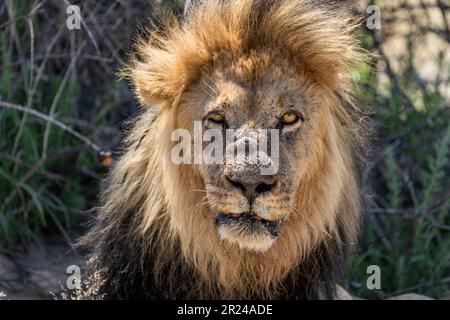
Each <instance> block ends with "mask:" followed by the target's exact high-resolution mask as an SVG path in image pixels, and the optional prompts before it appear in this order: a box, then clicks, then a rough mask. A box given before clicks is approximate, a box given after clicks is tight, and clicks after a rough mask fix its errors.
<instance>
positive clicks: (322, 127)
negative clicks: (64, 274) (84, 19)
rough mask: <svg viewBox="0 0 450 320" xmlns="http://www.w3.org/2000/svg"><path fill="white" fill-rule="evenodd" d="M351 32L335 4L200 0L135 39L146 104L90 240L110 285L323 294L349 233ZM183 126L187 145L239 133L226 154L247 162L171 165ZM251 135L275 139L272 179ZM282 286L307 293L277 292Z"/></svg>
mask: <svg viewBox="0 0 450 320" xmlns="http://www.w3.org/2000/svg"><path fill="white" fill-rule="evenodd" d="M354 28H355V24H354V23H353V22H352V19H350V18H349V16H348V15H347V14H346V13H345V11H343V10H342V8H340V7H339V6H336V5H335V6H333V8H332V9H331V7H328V6H317V5H314V4H313V2H311V1H304V0H280V1H271V0H269V1H267V0H264V1H263V0H239V1H238V0H229V1H219V0H209V1H204V3H203V4H202V5H199V6H197V7H194V8H193V9H192V10H190V11H189V16H188V17H187V18H186V19H185V21H184V22H178V21H172V22H170V23H169V24H168V26H166V28H165V29H164V32H156V33H153V34H151V36H150V39H148V40H141V42H140V44H139V46H138V53H137V57H136V59H135V60H133V61H132V63H130V65H129V67H128V75H129V77H130V78H131V80H132V82H133V85H134V88H135V91H136V94H137V96H138V97H139V99H140V101H141V102H142V104H143V105H145V106H150V107H153V108H152V109H151V110H148V111H145V112H144V113H143V115H142V116H141V117H140V118H139V119H138V121H137V122H136V124H135V126H134V129H133V130H132V131H131V132H130V134H129V138H128V149H127V151H126V152H125V154H124V155H123V156H122V157H121V159H120V160H119V161H118V163H117V164H116V166H115V168H114V169H113V171H112V173H111V177H110V179H109V181H108V189H107V190H106V192H105V193H104V205H103V207H102V208H101V212H100V215H99V220H98V222H97V225H96V227H95V228H94V230H93V231H92V232H91V233H90V234H89V235H88V236H87V237H86V239H87V242H88V243H91V244H95V245H96V248H97V249H96V250H94V251H93V257H94V260H95V261H96V262H95V268H96V269H102V270H105V271H103V272H104V278H105V279H107V280H105V281H106V283H107V285H106V287H105V288H106V289H105V292H110V293H111V295H112V296H114V294H116V295H117V296H121V295H120V294H118V291H120V292H122V293H123V292H128V295H132V294H131V293H130V292H134V290H137V289H136V286H140V285H142V284H141V283H139V284H138V283H134V284H133V285H131V284H124V283H125V279H123V281H124V282H121V280H120V279H121V277H122V276H121V275H120V272H122V273H123V272H125V273H126V274H128V276H129V274H130V273H131V274H136V273H138V274H139V277H137V278H136V279H139V280H136V281H137V282H139V281H142V283H144V284H145V283H148V281H150V282H151V283H153V285H154V286H155V287H156V288H158V290H156V291H158V292H160V293H161V292H162V293H161V294H163V295H164V294H166V295H167V296H168V297H172V296H175V297H178V296H179V295H181V296H183V297H186V296H187V297H280V296H296V295H298V296H299V297H307V296H314V295H317V294H318V291H319V290H325V291H326V290H328V291H329V292H332V291H333V289H332V288H333V286H334V285H335V283H334V282H335V281H336V279H335V277H337V275H338V274H339V272H340V271H339V270H340V268H341V267H342V264H343V261H345V255H346V252H347V251H348V249H349V248H350V247H351V245H352V244H353V242H354V241H355V239H356V234H357V229H358V224H359V210H360V192H359V187H358V183H359V181H358V170H359V169H358V168H359V166H360V164H361V160H362V149H363V139H362V138H361V127H362V123H363V121H362V119H361V117H360V116H359V111H358V110H357V109H356V108H355V107H354V106H353V104H352V102H351V99H350V94H349V88H350V80H349V76H348V73H349V70H348V68H349V66H350V65H351V64H352V63H354V62H357V61H358V60H359V57H360V54H359V53H358V52H357V50H356V49H355V42H354V39H353V35H352V32H353V30H354ZM196 123H197V124H200V126H199V127H196ZM179 129H184V130H185V131H186V132H188V133H190V134H191V136H192V137H195V136H196V134H197V133H198V132H196V130H200V131H201V132H204V131H206V130H208V129H214V130H215V131H214V132H218V133H222V135H223V136H224V137H225V136H226V131H227V129H237V130H242V132H244V134H242V135H239V134H238V135H236V136H235V138H234V139H233V140H231V141H226V139H224V144H223V149H224V150H225V153H226V150H228V149H231V150H236V149H238V148H239V145H244V149H243V150H245V152H244V159H246V160H244V161H237V162H231V163H227V162H226V161H224V162H219V163H205V162H204V161H203V162H202V161H195V159H196V155H194V154H190V155H189V157H188V158H190V156H192V158H191V159H194V161H192V163H181V164H179V163H174V161H173V150H174V148H175V147H176V141H174V140H173V132H174V131H175V130H179ZM259 129H268V130H272V129H273V130H277V131H276V132H277V139H276V141H277V148H278V150H279V153H278V155H279V157H278V158H277V161H276V162H277V167H276V170H275V171H274V172H272V173H270V174H267V173H264V172H263V171H262V170H261V168H264V166H265V165H266V164H267V163H269V164H270V163H271V164H273V162H274V159H272V158H271V157H272V155H271V154H270V153H269V151H267V152H265V153H262V154H261V153H258V154H257V155H256V156H254V155H252V151H250V149H251V148H250V147H249V146H248V143H249V141H251V139H252V136H251V134H247V133H248V132H250V133H253V132H255V130H259ZM273 139H274V138H272V137H270V138H267V140H268V145H269V149H273V147H274V146H273V144H274V141H275V140H273ZM211 141H213V140H211ZM195 143H196V142H195V141H192V145H195ZM205 144H206V142H205V141H203V142H202V145H203V146H204V145H205ZM183 152H184V153H186V150H184V151H183ZM189 152H191V151H189ZM185 155H186V154H183V155H182V156H185ZM250 158H253V160H255V161H253V162H249V161H247V160H248V159H250ZM197 160H198V159H197ZM264 160H267V161H266V162H264ZM113 257H115V258H113ZM133 264H134V265H133ZM146 268H147V269H146ZM150 278H151V279H153V280H149V279H150ZM168 279H169V280H168ZM173 279H177V280H176V281H181V282H182V283H185V286H186V287H183V285H181V287H182V288H181V289H180V288H175V287H176V286H177V284H176V283H175V280H173ZM164 280H166V281H169V283H164ZM297 281H298V282H297ZM287 282H290V283H287ZM325 282H331V283H330V284H329V285H327V284H326V283H325ZM108 286H109V287H108ZM123 286H126V287H127V290H128V291H126V290H125V291H124V288H123ZM130 286H134V287H133V288H130ZM173 286H175V287H173ZM302 286H303V291H302V289H298V288H302ZM119 287H121V288H120V289H119ZM293 287H295V288H297V289H295V290H297V291H299V292H300V291H301V292H303V294H300V293H299V292H297V293H296V292H286V290H289V288H293ZM112 288H115V289H112ZM114 290H116V292H114ZM142 290H144V291H145V289H142ZM152 290H153V289H152ZM177 290H178V291H177ZM150 291H151V290H150ZM150 291H148V292H150ZM139 292H141V294H142V291H139ZM152 292H153V291H152ZM152 294H154V292H153V293H152ZM150 295H151V294H150ZM122 296H123V294H122Z"/></svg>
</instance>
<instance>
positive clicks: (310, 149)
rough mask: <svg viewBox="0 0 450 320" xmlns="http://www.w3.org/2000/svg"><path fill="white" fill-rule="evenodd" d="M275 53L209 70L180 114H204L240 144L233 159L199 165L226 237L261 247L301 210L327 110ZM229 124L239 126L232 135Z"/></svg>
mask: <svg viewBox="0 0 450 320" xmlns="http://www.w3.org/2000/svg"><path fill="white" fill-rule="evenodd" d="M266 58H267V57H266ZM268 61H270V59H266V60H265V59H264V58H263V59H261V58H260V59H259V60H258V59H256V58H254V57H251V56H250V57H246V58H241V59H240V60H238V61H236V62H234V63H232V64H231V65H225V66H224V67H223V68H218V69H216V70H212V72H211V74H205V75H204V77H203V78H202V79H201V81H199V82H198V83H197V84H196V85H195V86H194V87H193V88H192V89H190V90H188V92H187V93H186V94H185V95H184V96H183V98H182V101H181V103H180V106H181V108H180V114H179V118H178V122H179V125H181V126H184V127H185V128H188V129H189V130H192V131H193V130H194V129H193V123H194V121H201V123H202V128H203V131H205V130H208V129H215V132H220V133H221V134H222V137H223V150H224V154H227V153H226V152H227V150H228V152H229V150H234V152H235V153H234V156H235V158H234V159H235V160H234V162H233V161H227V159H226V158H224V161H221V162H220V163H213V164H205V163H202V164H199V165H197V166H195V170H198V172H199V175H200V176H201V177H202V180H203V183H204V188H205V190H206V193H205V203H206V204H207V205H208V206H209V208H210V211H211V214H212V216H211V219H213V220H214V223H215V226H216V227H217V231H218V232H219V235H220V237H221V239H222V240H224V241H228V242H230V243H234V244H237V245H238V246H239V247H240V248H241V249H249V250H253V251H259V252H264V251H266V250H268V249H269V248H270V247H271V246H272V244H273V243H274V242H275V241H276V239H277V237H278V236H279V235H280V234H281V233H282V232H283V223H284V222H286V220H287V219H290V218H295V216H296V215H301V210H302V208H299V207H297V205H296V204H297V201H296V200H297V194H298V190H299V188H300V185H301V183H302V178H303V177H304V176H305V174H306V173H307V172H309V171H310V170H311V168H312V167H314V166H315V163H314V159H315V157H314V155H315V146H316V145H317V144H318V141H319V140H320V132H321V128H320V125H321V123H322V121H321V119H322V118H323V117H324V112H323V111H324V110H321V109H320V106H318V105H317V102H316V99H315V97H314V95H313V93H312V92H313V90H312V89H311V88H310V87H311V86H310V84H309V83H307V81H306V80H304V79H302V78H301V77H300V76H299V75H298V74H297V73H294V72H293V71H292V68H289V65H288V64H287V63H285V62H284V61H278V62H277V63H273V61H271V63H268ZM249 69H250V70H249ZM242 74H245V75H246V76H245V77H243V76H241V75H242ZM249 75H251V76H249ZM230 129H234V130H238V131H234V132H235V133H236V135H235V136H234V139H231V140H230V139H226V138H227V132H230ZM259 129H266V130H267V131H257V130H259ZM239 130H241V131H239ZM269 130H273V131H269ZM258 132H260V133H261V132H265V133H266V139H267V148H266V150H262V149H260V147H259V145H258V144H257V143H255V142H256V141H261V140H258V138H259V139H261V136H258ZM272 134H274V135H276V137H275V136H273V135H272ZM277 140H278V141H277ZM252 142H253V143H254V146H258V149H257V150H258V151H256V149H255V148H252V147H250V146H249V145H250V144H251V143H252ZM275 143H277V144H278V146H277V148H278V150H279V151H278V153H277V152H276V148H275ZM205 144H206V145H207V143H205ZM242 146H244V147H243V148H244V149H239V147H242ZM242 151H244V152H243V153H242ZM230 162H231V163H230ZM270 166H271V167H270ZM263 169H266V170H263Z"/></svg>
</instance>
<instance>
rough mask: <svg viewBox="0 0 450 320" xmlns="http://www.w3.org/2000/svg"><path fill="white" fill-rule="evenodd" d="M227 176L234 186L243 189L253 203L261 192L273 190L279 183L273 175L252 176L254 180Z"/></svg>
mask: <svg viewBox="0 0 450 320" xmlns="http://www.w3.org/2000/svg"><path fill="white" fill-rule="evenodd" d="M226 178H227V180H228V182H229V183H230V184H231V185H232V186H233V187H235V188H237V189H239V190H241V192H242V193H243V194H244V196H245V197H246V198H247V199H248V201H250V203H252V202H253V201H254V200H255V199H256V197H257V196H259V195H260V194H262V193H264V192H269V191H271V190H272V189H273V188H274V187H275V185H276V183H277V182H276V180H275V179H274V178H273V177H272V176H259V177H258V178H255V177H252V179H251V180H252V181H243V180H240V179H236V178H234V179H233V178H231V177H230V176H227V177H226Z"/></svg>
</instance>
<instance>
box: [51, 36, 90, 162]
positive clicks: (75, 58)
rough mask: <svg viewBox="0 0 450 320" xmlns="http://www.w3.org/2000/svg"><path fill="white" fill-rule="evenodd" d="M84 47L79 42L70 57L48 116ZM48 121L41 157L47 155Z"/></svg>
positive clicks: (53, 111)
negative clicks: (78, 45) (72, 55)
mask: <svg viewBox="0 0 450 320" xmlns="http://www.w3.org/2000/svg"><path fill="white" fill-rule="evenodd" d="M84 47H85V43H83V44H81V46H80V47H79V49H78V51H77V54H76V55H75V56H74V57H73V58H72V61H71V63H70V65H69V67H68V68H67V70H66V73H65V74H64V78H63V79H62V81H61V83H60V85H59V88H58V91H57V92H56V95H55V97H54V98H53V102H52V105H51V107H50V112H49V114H48V115H49V117H51V118H53V116H54V114H55V111H56V106H57V105H58V102H59V99H60V98H61V96H62V93H63V91H64V89H65V87H66V84H67V81H68V79H69V75H70V74H71V73H72V70H73V69H74V68H75V66H76V63H77V59H78V55H79V54H80V53H81V51H82V50H83V48H84ZM50 124H51V123H50V122H47V125H46V127H45V133H44V142H43V143H42V158H45V157H46V155H47V148H48V137H49V135H50Z"/></svg>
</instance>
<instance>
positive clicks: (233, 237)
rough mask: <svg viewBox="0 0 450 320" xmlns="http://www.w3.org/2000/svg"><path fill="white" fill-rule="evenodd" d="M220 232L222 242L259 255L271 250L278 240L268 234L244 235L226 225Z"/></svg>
mask: <svg viewBox="0 0 450 320" xmlns="http://www.w3.org/2000/svg"><path fill="white" fill-rule="evenodd" d="M218 231H219V235H220V239H221V240H223V241H227V242H229V243H231V244H235V245H238V246H239V248H240V249H241V250H249V251H253V252H258V253H264V252H266V251H267V250H269V249H270V247H272V245H273V244H274V243H275V240H276V238H274V237H272V236H270V235H266V234H258V235H244V234H242V233H241V232H239V231H237V230H235V229H233V228H230V227H228V226H226V225H222V226H219V227H218Z"/></svg>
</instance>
